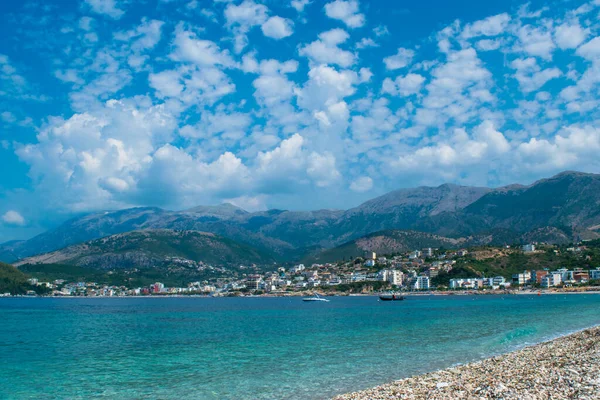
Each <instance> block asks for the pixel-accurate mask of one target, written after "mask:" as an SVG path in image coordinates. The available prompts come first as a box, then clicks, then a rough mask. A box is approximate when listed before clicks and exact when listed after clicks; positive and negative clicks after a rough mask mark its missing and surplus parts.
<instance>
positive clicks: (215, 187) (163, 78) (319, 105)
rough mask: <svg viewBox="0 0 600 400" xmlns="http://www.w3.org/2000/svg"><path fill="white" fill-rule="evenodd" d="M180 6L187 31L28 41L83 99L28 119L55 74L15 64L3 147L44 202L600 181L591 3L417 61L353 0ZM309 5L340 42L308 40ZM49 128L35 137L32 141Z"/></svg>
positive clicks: (483, 27)
mask: <svg viewBox="0 0 600 400" xmlns="http://www.w3.org/2000/svg"><path fill="white" fill-rule="evenodd" d="M94 6H95V7H96V8H94ZM170 6H171V7H174V8H173V11H174V12H175V11H176V12H178V13H179V14H178V15H179V17H178V19H180V20H181V22H179V21H173V20H172V18H171V17H172V15H173V14H172V13H170V12H165V13H161V17H160V20H158V19H150V18H142V19H141V20H137V21H136V20H133V19H130V18H124V17H123V15H124V10H125V9H127V10H128V12H129V13H130V14H131V15H133V9H132V8H133V7H138V5H137V4H135V2H122V1H119V0H114V1H110V0H108V1H107V0H105V1H100V0H88V1H87V3H84V6H83V7H82V9H81V10H80V11H83V12H84V14H86V13H87V14H90V15H83V16H81V17H79V18H74V19H69V20H68V21H67V20H61V22H60V24H61V26H60V27H58V28H57V29H56V35H58V36H57V37H60V39H56V37H49V38H48V41H49V42H52V43H56V44H57V46H56V48H59V47H60V52H58V51H57V52H55V53H54V54H52V57H48V56H47V53H48V48H47V47H46V48H43V47H42V45H43V44H44V43H45V42H44V43H36V42H33V41H30V42H28V43H30V46H32V49H39V50H40V51H39V52H38V53H39V57H40V60H41V61H42V62H43V63H41V64H40V65H42V68H48V69H50V70H49V74H47V75H45V76H49V77H50V79H54V80H55V82H54V83H55V84H58V85H60V88H61V90H64V91H65V95H64V96H62V95H61V96H60V98H57V109H60V110H62V111H61V112H60V114H61V115H63V116H62V117H53V116H40V118H38V117H37V112H36V113H35V115H36V119H35V120H33V119H32V117H27V114H28V112H29V110H31V109H30V108H29V107H27V106H26V105H24V104H21V102H22V101H31V100H36V101H40V100H44V99H45V100H47V99H48V98H47V97H45V96H44V95H43V94H42V92H41V91H40V90H39V88H38V87H37V86H36V82H38V81H39V79H40V76H42V75H39V74H37V73H33V69H32V68H31V67H29V66H28V65H26V64H25V63H24V61H23V59H22V58H21V57H20V56H16V55H15V56H11V57H9V56H8V55H3V54H0V98H1V100H2V101H3V104H5V105H6V107H5V109H4V110H2V112H1V113H0V123H1V124H3V126H4V127H5V128H7V129H5V131H7V132H8V135H9V136H8V138H6V137H3V138H2V139H3V140H2V141H1V142H0V145H1V146H2V147H1V148H2V151H15V152H16V154H17V156H18V157H19V159H20V160H21V162H23V163H24V164H25V165H26V166H27V167H28V169H29V170H28V173H29V177H28V179H31V182H32V184H31V185H32V191H33V192H32V193H31V194H30V195H31V198H33V199H40V198H43V199H44V202H43V204H44V205H47V207H49V208H55V209H61V210H67V211H69V212H80V211H88V210H96V209H106V208H117V207H127V206H132V205H147V204H149V203H152V204H156V205H162V206H172V207H174V208H175V207H176V208H184V207H186V206H189V205H195V204H199V203H217V202H222V201H230V202H232V203H234V204H238V205H241V206H243V207H244V208H249V209H264V208H266V207H267V205H268V206H274V205H275V206H283V207H288V206H289V205H288V204H287V203H285V202H284V200H282V199H290V198H298V197H300V196H297V195H296V194H297V193H298V192H299V191H302V192H303V193H306V192H316V193H319V191H323V192H321V193H324V191H325V190H329V189H328V188H331V187H335V190H336V192H339V193H340V194H341V196H339V198H340V200H339V204H337V205H334V204H333V203H336V202H338V200H337V199H335V200H332V201H331V204H329V203H328V206H329V205H332V206H339V207H345V206H348V204H346V203H345V201H346V200H345V199H346V196H344V194H349V193H351V192H357V193H361V192H362V193H366V192H368V191H369V190H371V189H372V187H373V184H374V181H375V177H377V179H376V180H377V187H378V190H387V189H393V188H395V187H396V186H397V185H398V182H402V184H403V185H413V184H421V183H425V184H438V183H441V182H443V181H448V180H450V181H454V182H461V183H467V184H473V183H474V184H479V185H481V184H492V185H501V184H505V183H510V182H512V181H519V180H521V181H523V180H524V181H531V180H532V179H533V178H539V177H540V176H542V175H545V174H548V173H551V172H556V171H558V170H560V169H564V168H570V169H582V168H583V169H586V170H597V169H598V168H600V163H599V162H598V161H596V158H597V156H595V155H597V154H598V151H597V150H598V131H597V129H598V126H600V120H599V119H598V111H597V110H598V109H599V108H600V100H599V99H598V96H597V94H598V87H599V85H600V42H599V41H598V40H599V39H598V38H597V37H596V36H595V35H596V34H597V26H595V22H594V21H595V20H594V17H595V14H594V12H595V10H596V9H595V5H594V4H592V3H587V4H585V5H584V6H583V7H578V8H574V7H572V6H571V5H570V4H569V3H568V2H566V3H565V2H562V3H560V4H557V5H556V6H555V7H553V9H552V10H546V11H543V10H529V9H526V8H522V9H521V10H520V11H518V12H515V13H502V14H497V15H491V16H489V17H487V18H483V19H481V20H479V21H474V22H468V23H464V22H461V21H458V20H457V21H454V22H452V23H450V24H449V25H448V26H446V27H442V29H441V30H440V31H439V32H431V35H426V36H427V37H428V39H427V40H423V41H420V42H415V43H414V44H411V47H410V48H405V47H400V48H398V45H399V44H398V43H401V42H404V43H406V38H402V39H400V38H398V37H395V36H393V35H394V34H395V32H394V30H393V29H391V28H393V27H391V26H390V29H389V30H388V28H387V27H386V26H385V25H378V24H379V23H380V22H381V21H372V22H373V23H372V26H371V27H370V28H367V30H366V31H364V32H362V33H361V32H358V31H357V30H355V29H358V28H359V27H365V16H364V15H363V14H362V13H361V11H363V12H364V11H365V10H366V8H365V6H366V3H363V4H359V2H358V1H353V0H336V1H333V0H328V1H327V2H323V3H320V4H317V2H312V3H311V2H310V1H308V0H292V1H290V2H287V3H285V4H284V7H281V4H278V3H276V2H268V3H266V2H262V1H258V0H240V1H236V2H230V1H223V2H220V3H219V4H218V5H217V6H216V8H214V9H211V10H208V9H204V10H203V9H202V8H201V2H198V1H192V2H184V3H181V4H180V5H178V6H177V5H175V3H171V4H170ZM317 6H318V7H317ZM321 6H323V9H322V11H320V10H321V8H320V7H321ZM140 7H141V6H140ZM163 7H164V8H163ZM306 7H317V8H316V9H315V11H320V12H322V13H323V12H324V13H325V14H326V15H322V17H324V18H325V16H327V17H329V18H331V19H330V20H328V21H329V22H328V23H329V24H332V25H333V26H335V25H337V26H338V27H337V28H335V29H329V28H327V29H329V30H326V31H321V29H322V28H321V29H319V26H317V25H314V26H310V25H308V24H309V23H315V21H310V20H308V19H307V18H308V17H309V15H308V14H306V13H305V11H306ZM554 8H556V10H555V9H554ZM569 8H570V9H569ZM130 9H131V10H132V11H129V10H130ZM99 10H100V11H99ZM161 10H166V11H168V7H167V5H161ZM219 10H220V11H222V14H219V13H218V11H219ZM294 10H297V11H298V12H299V13H300V14H296V12H295V11H294ZM91 13H95V14H98V13H104V14H105V15H106V16H107V17H108V18H103V17H97V16H96V15H94V18H92V17H91ZM136 15H141V14H139V13H138V14H136ZM142 15H143V14H142ZM289 15H293V16H294V18H297V21H296V20H295V22H296V24H294V23H293V22H292V21H291V20H289V19H286V18H284V16H288V18H292V17H289ZM373 15H374V18H376V17H377V16H376V13H375V14H373ZM121 17H122V18H121ZM196 17H200V18H201V20H200V23H198V20H197V19H196ZM119 18H120V19H119ZM311 18H312V17H311ZM117 20H118V21H117ZM210 21H212V22H210ZM202 22H206V23H209V25H203V24H202ZM215 22H217V23H219V24H222V25H223V28H224V30H225V36H224V37H222V38H220V39H219V38H217V37H215V31H214V29H217V28H219V26H217V25H210V24H212V23H215ZM596 25H597V24H596ZM373 27H375V28H374V29H372V28H373ZM307 28H308V29H307ZM342 28H343V29H342ZM44 29H46V30H45V32H50V30H48V29H47V26H46V25H44ZM315 29H316V30H315ZM300 30H303V32H302V35H300ZM390 31H391V32H390ZM311 32H317V33H318V36H317V37H314V36H313V37H312V38H311V36H310V35H315V34H316V33H311ZM319 32H320V33H319ZM19 34H20V33H19V32H17V31H16V30H15V35H19ZM50 34H51V33H49V35H50ZM290 35H295V36H291V37H290ZM264 36H266V37H267V38H272V39H274V40H270V39H265V37H264ZM288 37H289V39H288V40H285V39H284V38H288ZM305 37H309V38H310V39H301V43H299V44H297V43H296V42H294V43H292V42H293V40H294V39H295V38H305ZM430 39H433V40H430ZM250 40H252V42H250ZM275 40H279V42H275ZM290 40H291V41H290ZM304 40H306V41H305V42H304ZM58 44H60V46H58ZM265 46H266V47H265ZM375 47H378V49H377V50H367V49H370V48H371V49H372V48H375ZM7 51H8V50H7ZM416 51H418V52H419V56H418V57H417V56H416ZM267 55H268V57H267ZM367 55H368V57H366V56H367ZM298 56H301V57H298ZM265 57H267V58H265ZM269 57H272V58H269ZM295 58H297V59H295ZM382 63H383V65H382ZM382 67H385V68H384V69H382ZM36 68H37V67H36ZM36 71H37V70H36ZM43 87H46V85H45V84H44V85H43ZM62 97H65V98H68V100H69V101H70V103H69V104H62V103H61V102H60V101H61V99H62ZM69 106H70V107H71V111H69V110H68V108H69ZM37 121H43V122H41V123H40V124H39V126H35V125H36V124H35V122H37ZM31 128H35V132H36V133H37V136H36V137H35V138H32V137H31V136H25V135H23V137H27V139H21V137H20V136H18V135H19V134H20V130H25V129H27V130H31ZM13 131H14V132H13ZM30 139H31V140H30ZM20 140H22V141H23V143H18V142H19V141H20ZM500 172H501V173H500ZM398 176H401V177H402V178H403V179H402V180H399V179H398ZM353 196H358V195H356V194H354V195H353ZM347 197H348V198H350V197H352V196H347ZM321 198H323V196H313V197H311V201H313V202H314V203H311V204H303V205H302V206H306V207H309V206H310V207H313V206H315V207H319V206H321V205H320V204H315V203H318V202H319V201H320V199H321ZM303 201H304V200H303ZM277 202H279V203H277ZM40 203H42V202H40ZM13 204H19V203H13ZM296 206H298V205H296ZM292 207H293V206H292ZM5 208H6V209H5V210H4V211H6V210H8V209H9V208H10V207H5ZM31 218H32V217H31V216H28V219H31ZM27 226H29V221H28V224H27Z"/></svg>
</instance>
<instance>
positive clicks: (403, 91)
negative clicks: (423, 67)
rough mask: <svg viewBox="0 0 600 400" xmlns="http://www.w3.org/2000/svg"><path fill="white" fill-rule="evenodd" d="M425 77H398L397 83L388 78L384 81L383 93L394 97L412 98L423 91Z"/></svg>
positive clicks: (409, 75)
mask: <svg viewBox="0 0 600 400" xmlns="http://www.w3.org/2000/svg"><path fill="white" fill-rule="evenodd" d="M424 82H425V77H424V76H422V75H419V74H412V73H411V74H407V75H406V76H398V77H397V78H396V80H395V81H392V80H391V79H390V78H386V79H385V80H384V81H383V85H382V88H381V90H382V92H384V93H388V94H391V95H392V96H397V95H401V96H410V95H411V94H416V93H419V92H420V91H421V88H422V87H423V83H424Z"/></svg>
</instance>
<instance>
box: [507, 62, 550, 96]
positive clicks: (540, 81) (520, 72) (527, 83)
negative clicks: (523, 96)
mask: <svg viewBox="0 0 600 400" xmlns="http://www.w3.org/2000/svg"><path fill="white" fill-rule="evenodd" d="M512 67H513V68H515V69H516V70H517V72H516V74H515V78H516V79H517V81H519V85H520V86H521V90H522V91H523V92H525V93H529V92H533V91H536V90H539V89H540V88H541V87H542V86H544V85H545V84H546V83H547V82H548V81H550V80H552V79H556V78H558V77H560V76H561V75H562V73H561V71H560V69H558V68H556V67H553V68H546V69H544V70H542V69H541V68H540V67H539V66H538V64H537V61H536V59H535V58H527V59H516V60H514V61H513V62H512Z"/></svg>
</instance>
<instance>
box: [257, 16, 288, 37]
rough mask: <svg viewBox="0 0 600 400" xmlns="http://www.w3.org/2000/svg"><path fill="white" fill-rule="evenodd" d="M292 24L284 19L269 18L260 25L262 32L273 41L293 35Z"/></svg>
mask: <svg viewBox="0 0 600 400" xmlns="http://www.w3.org/2000/svg"><path fill="white" fill-rule="evenodd" d="M292 27H293V22H292V21H290V20H289V19H286V18H281V17H271V18H269V19H268V20H267V22H265V23H264V24H262V27H261V29H262V32H263V34H264V35H265V36H268V37H270V38H273V39H283V38H285V37H288V36H291V35H292V34H293V33H294V30H293V28H292Z"/></svg>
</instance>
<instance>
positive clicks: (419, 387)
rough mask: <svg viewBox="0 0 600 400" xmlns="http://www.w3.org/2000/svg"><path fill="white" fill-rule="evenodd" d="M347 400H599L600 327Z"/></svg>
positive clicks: (338, 399)
mask: <svg viewBox="0 0 600 400" xmlns="http://www.w3.org/2000/svg"><path fill="white" fill-rule="evenodd" d="M599 313H600V310H599ZM565 318H568V316H565ZM347 399H361V400H362V399H365V400H366V399H369V400H375V399H600V326H599V327H595V328H590V329H586V330H584V331H581V332H577V333H574V334H571V335H568V336H563V337H560V338H558V339H555V340H551V341H549V342H544V343H540V344H537V345H534V346H530V347H526V348H524V349H522V350H518V351H515V352H512V353H508V354H505V355H501V356H497V357H493V358H489V359H486V360H483V361H478V362H474V363H471V364H466V365H463V366H459V367H455V368H448V369H445V370H441V371H437V372H432V373H429V374H425V375H419V376H414V377H411V378H407V379H402V380H399V381H395V382H392V383H389V384H385V385H381V386H377V387H375V388H373V389H368V390H364V391H361V392H355V393H350V394H345V395H341V396H338V397H336V398H335V400H347Z"/></svg>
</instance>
